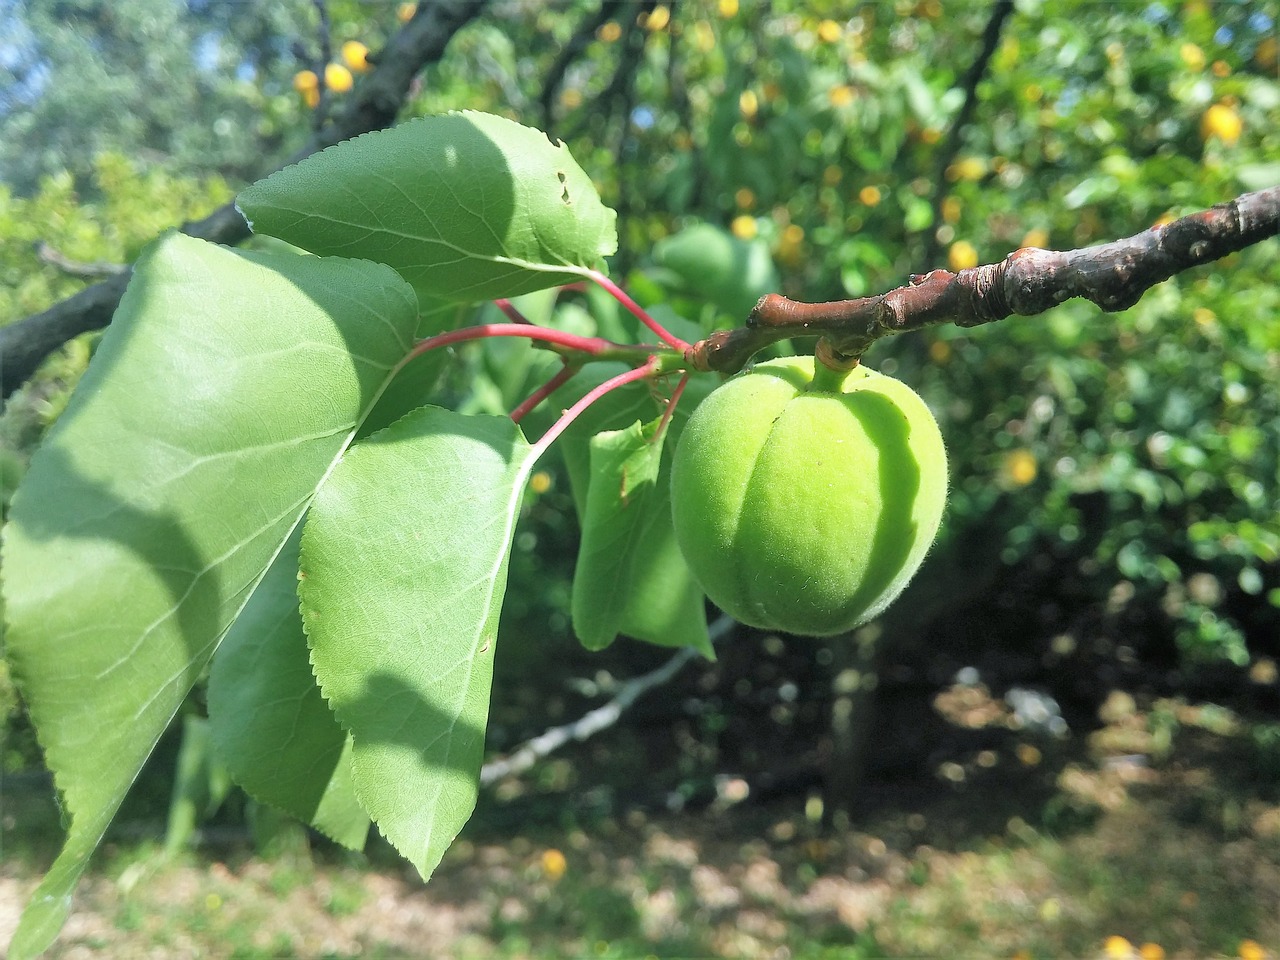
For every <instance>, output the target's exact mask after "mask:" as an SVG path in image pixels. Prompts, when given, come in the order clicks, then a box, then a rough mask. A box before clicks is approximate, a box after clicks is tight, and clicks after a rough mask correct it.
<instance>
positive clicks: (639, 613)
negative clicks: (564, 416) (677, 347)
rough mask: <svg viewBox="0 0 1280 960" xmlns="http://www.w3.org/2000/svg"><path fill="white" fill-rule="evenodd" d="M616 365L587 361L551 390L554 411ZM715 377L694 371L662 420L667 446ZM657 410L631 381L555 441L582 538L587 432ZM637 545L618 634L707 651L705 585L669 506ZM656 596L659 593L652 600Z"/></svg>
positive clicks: (621, 425) (663, 477) (662, 481)
mask: <svg viewBox="0 0 1280 960" xmlns="http://www.w3.org/2000/svg"><path fill="white" fill-rule="evenodd" d="M621 369H622V367H621V366H620V365H618V366H615V365H613V364H606V363H600V364H591V365H590V366H589V367H587V368H586V369H584V370H583V371H582V372H581V373H579V374H578V375H577V376H575V377H574V378H573V379H572V380H570V381H569V382H568V383H567V384H565V385H564V387H562V388H561V389H560V390H557V391H556V392H555V393H554V394H552V396H551V400H550V402H549V403H548V404H547V406H548V407H549V408H550V409H553V410H554V409H563V408H566V407H569V406H571V405H572V404H573V403H574V402H575V401H576V400H577V399H579V398H580V397H582V396H583V395H584V394H585V393H586V392H587V391H588V390H590V389H591V388H592V387H594V386H596V385H598V384H599V383H601V382H603V381H604V380H605V379H607V378H609V377H610V376H613V375H614V374H615V373H618V372H620V371H621ZM718 383H719V378H718V377H715V376H698V377H694V378H692V379H691V380H690V381H689V383H688V386H687V387H686V388H685V391H684V396H683V397H682V398H681V400H680V403H679V405H678V406H677V407H676V409H675V412H674V414H673V415H672V417H671V422H670V423H669V424H668V426H667V431H668V437H667V441H666V442H667V443H668V444H674V443H675V442H676V440H677V439H679V436H680V432H681V431H682V430H683V429H684V425H685V423H686V422H687V421H688V419H689V415H690V414H692V413H693V411H694V410H695V409H696V408H697V406H698V404H699V403H700V402H701V401H702V399H703V398H704V397H705V396H706V395H707V394H709V393H710V392H711V391H712V390H713V389H714V388H715V387H716V385H717V384H718ZM661 413H662V406H661V405H660V404H659V403H658V402H656V401H655V398H654V394H653V392H652V390H651V388H650V387H649V385H648V384H635V385H629V386H626V387H622V388H620V389H618V390H613V391H610V392H609V393H607V394H605V395H604V396H603V397H601V398H600V399H599V400H598V401H596V402H595V403H594V404H592V405H591V406H590V407H588V408H587V409H586V410H585V411H583V413H582V415H581V416H580V417H579V418H578V419H577V420H575V421H574V423H573V425H572V426H571V427H569V429H568V430H566V431H565V432H564V434H563V435H562V436H561V438H560V439H559V440H558V441H557V444H556V445H557V446H558V447H559V448H560V453H561V456H562V457H563V458H564V463H565V468H566V471H567V472H568V474H569V486H570V489H571V490H572V492H573V499H574V506H575V508H576V509H577V512H578V519H579V522H580V523H581V524H582V526H583V534H584V536H586V529H587V521H586V514H587V500H588V497H589V496H590V487H591V484H592V483H593V479H592V470H591V446H590V444H591V439H592V437H594V436H595V435H596V434H597V433H600V432H602V431H609V430H623V429H625V428H626V427H627V425H628V424H633V423H635V422H636V421H637V420H641V421H647V420H651V419H653V418H654V417H656V416H660V415H661ZM669 470H670V465H669V463H668V462H667V461H666V459H664V461H663V468H662V472H661V474H660V475H659V477H658V481H657V482H658V487H659V488H660V489H659V493H660V495H661V496H663V497H664V499H665V501H666V502H668V503H669V496H667V494H666V493H662V492H661V491H662V490H665V488H666V485H667V482H668V473H669ZM640 546H641V548H642V549H640V550H639V551H638V553H637V555H636V556H635V557H633V558H632V559H631V560H630V565H631V576H632V581H633V589H632V590H631V591H629V592H628V594H627V602H626V606H625V610H624V614H623V618H622V621H621V624H620V626H619V630H618V632H619V633H622V634H624V635H626V636H629V637H634V638H635V639H637V640H644V641H645V642H647V643H655V644H659V645H661V646H692V647H695V648H696V649H698V650H701V651H704V652H705V651H706V649H708V648H709V641H708V640H707V633H706V629H707V628H706V611H705V607H704V605H703V600H702V590H701V588H700V587H698V585H697V583H696V582H695V581H694V579H693V575H692V574H691V573H690V572H689V568H688V566H687V565H686V564H685V562H684V557H683V556H681V554H680V549H679V547H678V546H677V545H676V540H675V530H674V529H673V528H672V526H671V516H670V512H669V511H668V510H658V509H655V510H654V513H653V517H652V526H650V527H649V528H648V531H647V533H646V536H645V537H644V538H643V539H642V540H641V541H640ZM655 597H660V599H656V600H655V599H654V598H655ZM675 598H679V602H678V603H676V602H673V600H674V599H675Z"/></svg>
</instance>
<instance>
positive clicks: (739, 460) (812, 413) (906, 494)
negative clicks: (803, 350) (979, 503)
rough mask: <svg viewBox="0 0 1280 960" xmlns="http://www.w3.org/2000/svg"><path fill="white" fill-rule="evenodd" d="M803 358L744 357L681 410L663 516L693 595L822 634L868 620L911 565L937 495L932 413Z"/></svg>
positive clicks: (895, 388) (943, 494) (943, 479)
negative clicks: (818, 376) (817, 375)
mask: <svg viewBox="0 0 1280 960" xmlns="http://www.w3.org/2000/svg"><path fill="white" fill-rule="evenodd" d="M813 364H814V359H813V357H811V356H810V357H788V358H785V359H782V360H770V361H768V362H766V363H761V364H757V365H756V367H755V368H754V369H753V370H751V372H749V373H745V374H740V375H738V376H737V377H735V378H733V379H732V380H729V381H728V382H727V383H725V384H724V385H722V386H721V387H719V388H718V389H716V390H715V391H713V392H712V393H711V395H710V396H708V397H707V399H706V400H704V401H703V402H702V403H701V404H700V405H699V406H698V409H697V410H696V411H695V412H694V414H693V416H692V417H690V418H689V422H688V424H687V425H686V426H685V428H684V432H683V433H682V434H681V437H680V442H679V444H678V445H677V446H676V452H675V458H674V460H673V462H672V469H671V504H672V521H673V523H674V525H675V531H676V540H677V542H678V543H679V545H680V550H681V552H682V553H683V554H684V558H685V561H686V562H687V563H688V564H689V569H690V570H691V571H692V572H693V575H694V577H695V578H696V579H697V581H698V583H699V584H700V585H701V586H702V589H703V590H704V591H705V592H706V594H707V596H709V597H710V598H711V600H712V601H713V602H714V603H715V604H716V606H718V607H720V609H722V610H724V611H725V612H726V613H728V614H729V615H730V616H732V617H734V618H735V619H737V620H740V621H742V622H743V623H745V624H748V625H750V626H753V627H760V628H762V629H767V630H781V631H784V632H786V633H795V634H802V635H808V636H831V635H833V634H837V633H843V632H845V631H847V630H851V629H852V628H854V627H856V626H857V625H858V624H860V623H865V622H866V621H868V620H870V619H872V618H873V617H875V616H877V615H878V614H879V613H880V612H881V611H883V610H884V609H885V608H886V607H887V606H888V605H889V604H890V603H891V602H892V601H893V600H894V599H895V598H896V597H897V596H898V594H899V593H901V592H902V590H903V588H904V587H906V585H907V582H908V581H909V580H910V579H911V576H912V575H913V574H914V573H915V572H916V569H917V568H918V567H919V566H920V563H921V561H923V560H924V556H925V554H926V553H927V552H928V550H929V547H930V545H931V544H932V543H933V538H934V536H935V535H936V534H937V531H938V524H939V523H940V522H941V520H942V511H943V508H944V506H945V505H946V499H947V455H946V450H945V449H944V448H943V445H942V435H941V433H940V432H939V431H938V425H937V422H936V421H935V420H934V419H933V415H932V414H931V413H930V412H929V408H928V407H926V406H925V404H924V401H923V400H921V399H920V398H919V397H918V396H917V395H916V394H915V392H914V391H912V390H911V388H910V387H908V386H906V385H905V384H903V383H900V382H899V381H897V380H894V379H892V378H891V377H886V376H884V375H883V374H880V373H876V372H875V371H873V370H868V369H867V368H866V367H864V366H861V365H860V366H858V367H855V368H854V369H853V370H852V371H851V372H850V373H849V375H848V377H847V378H846V379H845V380H844V382H843V383H842V384H841V385H840V388H839V392H834V391H833V390H819V389H811V384H812V381H813Z"/></svg>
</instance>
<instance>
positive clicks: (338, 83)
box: [324, 63, 353, 93]
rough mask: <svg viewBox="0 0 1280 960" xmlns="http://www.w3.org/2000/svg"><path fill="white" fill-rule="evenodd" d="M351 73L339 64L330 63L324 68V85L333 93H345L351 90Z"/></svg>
mask: <svg viewBox="0 0 1280 960" xmlns="http://www.w3.org/2000/svg"><path fill="white" fill-rule="evenodd" d="M352 83H353V81H352V79H351V71H350V70H348V69H347V68H346V67H344V66H343V65H342V64H340V63H331V64H329V65H328V66H326V67H325V68H324V85H325V87H326V89H329V90H332V91H333V92H334V93H346V92H347V91H348V90H350V89H351V84H352Z"/></svg>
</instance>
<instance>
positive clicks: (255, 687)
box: [208, 526, 369, 849]
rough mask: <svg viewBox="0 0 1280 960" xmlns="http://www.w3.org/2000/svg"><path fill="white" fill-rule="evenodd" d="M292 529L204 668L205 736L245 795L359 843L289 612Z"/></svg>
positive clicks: (340, 760)
mask: <svg viewBox="0 0 1280 960" xmlns="http://www.w3.org/2000/svg"><path fill="white" fill-rule="evenodd" d="M301 530H302V528H301V526H299V527H297V528H295V529H294V532H293V534H292V535H291V536H290V537H289V539H288V541H287V542H286V543H285V545H284V549H282V550H281V551H280V555H279V556H278V557H276V561H275V563H273V564H272V565H271V568H270V569H269V570H268V571H267V574H266V576H265V577H263V578H262V582H261V583H260V584H259V585H258V589H257V590H256V591H254V594H253V597H252V598H250V600H249V603H248V604H247V605H246V606H245V608H244V612H243V613H241V614H240V616H239V618H238V619H237V620H236V622H235V625H234V626H232V628H231V629H230V630H229V631H228V632H227V636H226V638H225V639H224V640H223V641H222V645H221V646H220V647H219V648H218V655H217V656H216V657H215V658H214V661H213V669H212V670H211V671H210V673H209V693H208V696H209V720H210V723H211V724H212V728H213V740H214V743H215V744H216V746H217V749H218V753H219V755H220V756H221V758H222V760H223V762H224V763H225V764H226V765H227V767H228V768H229V769H230V770H231V775H232V777H233V778H234V779H235V781H236V782H237V783H238V784H240V786H242V787H243V788H244V789H245V790H246V791H247V792H248V793H249V794H250V795H251V796H252V797H253V798H254V799H256V800H260V801H262V802H264V803H270V804H272V805H273V806H276V807H279V808H280V809H281V810H284V811H285V812H287V813H289V814H292V815H293V816H295V817H297V818H298V819H300V820H303V821H305V822H307V823H310V824H311V825H312V826H314V827H315V828H316V829H317V830H320V831H321V832H322V833H324V834H325V835H327V836H329V837H331V838H332V839H333V840H335V841H337V842H338V843H340V844H342V845H343V846H345V847H349V848H352V849H359V848H360V847H362V846H364V841H365V837H366V835H367V834H368V831H369V818H368V816H367V815H366V814H365V813H364V810H363V809H362V808H361V807H360V804H359V802H358V801H357V800H356V795H355V788H354V786H353V785H352V783H351V763H350V758H349V756H347V758H346V759H345V760H344V754H345V753H346V751H347V741H348V739H349V738H348V737H347V734H346V731H344V730H343V729H342V726H341V725H340V724H339V723H338V721H337V719H336V718H335V717H334V715H333V713H332V711H331V710H330V709H329V705H328V704H327V703H325V701H324V697H323V696H322V695H321V693H320V687H319V686H318V685H317V684H316V679H315V677H314V676H313V675H312V673H311V662H310V660H309V659H308V652H307V638H306V634H305V633H303V630H302V614H301V612H300V611H299V608H298V546H299V542H300V540H301Z"/></svg>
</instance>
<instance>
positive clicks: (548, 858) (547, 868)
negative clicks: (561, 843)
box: [542, 849, 569, 883]
mask: <svg viewBox="0 0 1280 960" xmlns="http://www.w3.org/2000/svg"><path fill="white" fill-rule="evenodd" d="M568 866H569V864H568V861H566V860H565V858H564V854H563V853H561V852H560V851H559V850H555V849H551V850H544V851H543V853H542V872H543V873H544V874H546V876H547V879H548V880H550V881H552V882H553V883H554V882H555V881H556V880H559V879H560V878H561V877H563V876H564V872H565V870H566V869H568Z"/></svg>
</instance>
